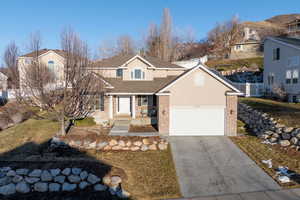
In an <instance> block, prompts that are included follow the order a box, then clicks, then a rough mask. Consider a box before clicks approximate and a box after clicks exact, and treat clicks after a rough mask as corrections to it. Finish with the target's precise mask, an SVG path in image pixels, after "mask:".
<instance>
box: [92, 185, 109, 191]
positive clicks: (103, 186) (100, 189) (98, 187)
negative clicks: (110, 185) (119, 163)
mask: <svg viewBox="0 0 300 200" xmlns="http://www.w3.org/2000/svg"><path fill="white" fill-rule="evenodd" d="M94 190H95V191H105V190H107V186H106V185H102V184H96V185H94Z"/></svg>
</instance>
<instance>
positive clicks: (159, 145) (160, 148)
mask: <svg viewBox="0 0 300 200" xmlns="http://www.w3.org/2000/svg"><path fill="white" fill-rule="evenodd" d="M158 148H159V150H166V149H167V148H168V145H167V144H164V143H159V144H158Z"/></svg>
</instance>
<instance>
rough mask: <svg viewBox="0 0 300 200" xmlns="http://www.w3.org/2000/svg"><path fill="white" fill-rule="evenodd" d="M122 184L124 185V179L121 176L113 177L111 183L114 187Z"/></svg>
mask: <svg viewBox="0 0 300 200" xmlns="http://www.w3.org/2000/svg"><path fill="white" fill-rule="evenodd" d="M120 183H122V179H121V177H120V176H112V177H111V183H110V185H112V186H118V185H119V184H120Z"/></svg>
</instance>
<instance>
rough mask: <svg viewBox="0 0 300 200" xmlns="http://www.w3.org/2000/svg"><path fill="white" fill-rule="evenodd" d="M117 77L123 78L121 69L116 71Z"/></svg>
mask: <svg viewBox="0 0 300 200" xmlns="http://www.w3.org/2000/svg"><path fill="white" fill-rule="evenodd" d="M116 73H117V77H122V76H123V69H117V72H116Z"/></svg>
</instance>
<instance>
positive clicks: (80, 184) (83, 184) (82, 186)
mask: <svg viewBox="0 0 300 200" xmlns="http://www.w3.org/2000/svg"><path fill="white" fill-rule="evenodd" d="M87 186H89V183H88V182H86V181H82V182H80V183H79V188H80V189H82V190H83V189H85V188H86V187H87Z"/></svg>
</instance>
